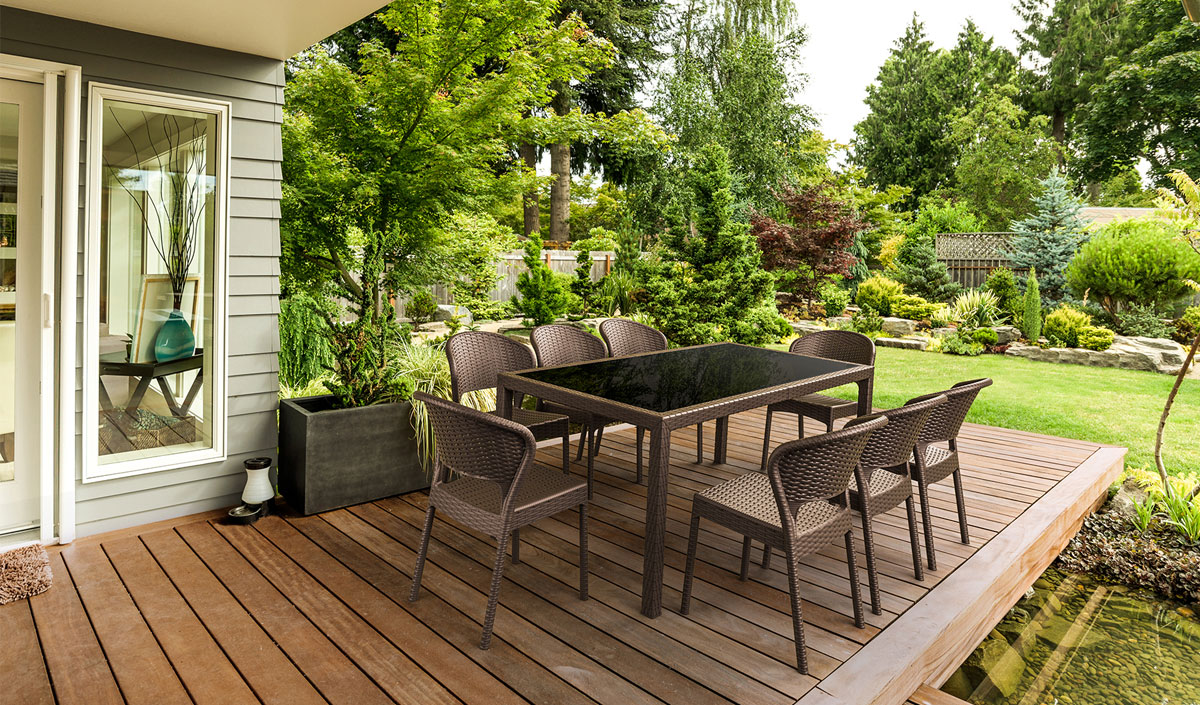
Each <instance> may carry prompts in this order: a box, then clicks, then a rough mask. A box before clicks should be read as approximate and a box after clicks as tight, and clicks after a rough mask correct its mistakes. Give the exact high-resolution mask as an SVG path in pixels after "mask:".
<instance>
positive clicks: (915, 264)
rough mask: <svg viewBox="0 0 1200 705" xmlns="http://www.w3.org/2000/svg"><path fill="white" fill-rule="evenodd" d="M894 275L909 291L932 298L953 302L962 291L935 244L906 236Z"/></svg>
mask: <svg viewBox="0 0 1200 705" xmlns="http://www.w3.org/2000/svg"><path fill="white" fill-rule="evenodd" d="M892 276H894V277H895V278H896V281H898V282H900V283H901V284H903V285H904V290H905V291H906V292H909V293H911V294H914V295H916V296H920V297H923V298H925V299H928V300H930V301H938V302H945V301H950V300H951V299H953V298H954V297H955V296H957V295H958V293H959V292H960V291H962V286H961V285H959V284H958V283H957V282H955V281H954V280H952V279H951V278H950V272H949V270H948V269H947V268H946V264H945V263H944V262H941V261H939V260H938V258H937V251H936V250H935V249H934V246H933V244H932V243H929V242H925V241H923V240H918V239H916V238H908V239H905V242H904V244H903V245H901V246H900V252H899V254H898V255H897V257H896V262H895V267H894V269H893V270H892Z"/></svg>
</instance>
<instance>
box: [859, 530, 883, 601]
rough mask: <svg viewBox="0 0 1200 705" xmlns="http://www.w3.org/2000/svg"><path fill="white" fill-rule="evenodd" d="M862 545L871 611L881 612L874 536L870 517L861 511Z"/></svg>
mask: <svg viewBox="0 0 1200 705" xmlns="http://www.w3.org/2000/svg"><path fill="white" fill-rule="evenodd" d="M862 528H863V547H864V549H865V552H866V554H867V585H868V587H869V591H870V593H871V612H873V613H874V614H883V608H882V607H881V606H880V604H879V576H878V575H877V574H876V573H875V537H874V536H873V535H872V533H871V517H869V516H868V515H867V513H866V512H863V513H862Z"/></svg>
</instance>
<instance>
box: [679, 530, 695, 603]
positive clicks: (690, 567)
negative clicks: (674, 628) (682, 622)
mask: <svg viewBox="0 0 1200 705" xmlns="http://www.w3.org/2000/svg"><path fill="white" fill-rule="evenodd" d="M699 538H700V515H699V514H695V513H693V514H692V528H691V532H690V533H689V534H688V552H687V563H686V564H685V565H684V567H683V599H682V600H681V601H680V602H679V614H687V613H688V611H689V610H691V608H692V576H693V574H695V572H696V541H697V539H699Z"/></svg>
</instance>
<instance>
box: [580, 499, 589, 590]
mask: <svg viewBox="0 0 1200 705" xmlns="http://www.w3.org/2000/svg"><path fill="white" fill-rule="evenodd" d="M587 527H588V523H587V502H584V503H583V504H580V505H579V599H581V600H586V599H588V528H587Z"/></svg>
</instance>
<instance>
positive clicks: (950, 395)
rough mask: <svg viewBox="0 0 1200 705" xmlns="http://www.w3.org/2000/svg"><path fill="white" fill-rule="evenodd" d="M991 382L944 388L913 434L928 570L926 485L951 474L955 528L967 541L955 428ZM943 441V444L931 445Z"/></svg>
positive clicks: (932, 561) (932, 559)
mask: <svg viewBox="0 0 1200 705" xmlns="http://www.w3.org/2000/svg"><path fill="white" fill-rule="evenodd" d="M991 384H992V380H990V379H988V378H986V377H985V378H983V379H974V380H970V381H968V382H959V383H958V384H956V385H954V386H953V387H951V388H950V389H947V390H946V391H945V392H942V393H943V394H945V395H946V403H945V404H943V405H941V406H939V407H937V408H936V409H934V410H933V413H932V414H931V415H930V417H929V422H928V423H926V424H925V428H924V430H922V431H921V435H920V437H919V438H917V446H916V449H915V451H914V453H913V455H912V457H911V462H912V466H911V467H912V478H913V480H915V481H916V483H917V494H918V496H919V497H920V499H921V521H922V523H924V525H925V553H926V557H927V558H928V564H929V569H930V570H937V557H936V556H935V554H934V550H933V518H932V516H931V515H930V508H929V485H931V484H933V483H934V482H940V481H942V480H944V479H946V478H947V477H953V478H954V501H955V503H956V504H957V505H958V531H959V534H960V535H961V538H962V542H963V543H965V544H969V543H971V537H970V533H969V532H968V531H967V505H966V502H965V500H964V499H963V488H962V472H961V469H960V467H959V460H958V431H959V429H961V428H962V425H963V421H964V420H966V418H967V412H968V411H970V410H971V405H972V404H974V403H975V398H976V397H977V396H979V392H980V391H981V390H982V389H983V388H984V387H987V386H990V385H991ZM925 399H926V397H917V398H916V399H913V400H911V401H909V402H908V403H909V404H917V403H921V402H922V401H923V400H925ZM935 443H945V444H946V447H945V448H942V447H940V446H937V445H934V444H935Z"/></svg>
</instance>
